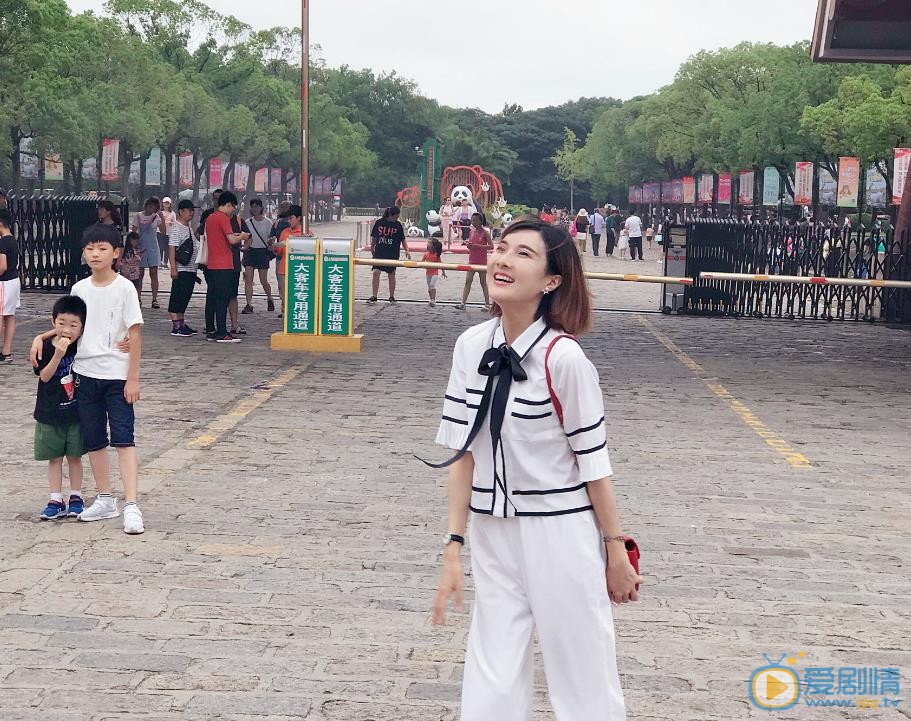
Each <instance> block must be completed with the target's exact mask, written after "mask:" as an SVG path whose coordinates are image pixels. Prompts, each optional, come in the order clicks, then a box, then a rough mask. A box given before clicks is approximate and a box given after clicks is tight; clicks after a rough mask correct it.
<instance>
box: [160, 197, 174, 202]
mask: <svg viewBox="0 0 911 721" xmlns="http://www.w3.org/2000/svg"><path fill="white" fill-rule="evenodd" d="M161 202H162V203H170V202H172V201H171V199H170V198H168V197H165V198H162V199H161Z"/></svg>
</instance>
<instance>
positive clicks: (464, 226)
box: [452, 199, 474, 244]
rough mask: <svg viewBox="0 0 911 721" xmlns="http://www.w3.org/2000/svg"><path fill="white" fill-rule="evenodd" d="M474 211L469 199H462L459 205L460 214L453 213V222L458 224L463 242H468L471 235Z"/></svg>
mask: <svg viewBox="0 0 911 721" xmlns="http://www.w3.org/2000/svg"><path fill="white" fill-rule="evenodd" d="M473 213H474V210H472V207H471V206H470V205H469V204H468V200H467V199H465V200H462V202H461V203H460V204H459V207H458V216H457V217H456V216H455V215H453V219H452V220H453V222H454V223H456V222H457V224H458V227H459V237H460V238H461V240H462V243H463V244H467V243H468V236H469V235H471V216H472V214H473Z"/></svg>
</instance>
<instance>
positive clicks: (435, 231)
mask: <svg viewBox="0 0 911 721" xmlns="http://www.w3.org/2000/svg"><path fill="white" fill-rule="evenodd" d="M425 217H426V219H427V233H428V234H429V235H430V237H431V238H442V237H443V228H442V220H441V219H440V214H439V213H438V212H437V211H435V210H433V209H432V208H431V209H430V210H428V211H427V215H426V216H425Z"/></svg>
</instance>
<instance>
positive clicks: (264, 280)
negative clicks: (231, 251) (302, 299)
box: [241, 198, 275, 314]
mask: <svg viewBox="0 0 911 721" xmlns="http://www.w3.org/2000/svg"><path fill="white" fill-rule="evenodd" d="M244 224H245V226H246V231H247V232H248V233H249V234H250V239H249V240H248V241H246V243H244V257H243V266H244V295H245V296H246V300H247V304H246V305H245V306H244V309H243V310H242V311H241V312H242V313H245V314H248V313H252V312H253V275H254V273H255V272H259V282H260V284H261V285H262V287H263V290H264V291H266V298H267V301H266V310H268V311H270V312H271V311H274V310H275V300H274V299H273V298H272V286H271V285H270V284H269V266H270V264H271V263H272V255H273V251H272V244H273V242H274V241H273V238H272V228H273V226H274V223H273V222H272V219H271V218H267V217H266V216H265V215H264V214H263V201H262V200H260V199H259V198H253V200H251V201H250V217H249V218H247V219H246V221H244Z"/></svg>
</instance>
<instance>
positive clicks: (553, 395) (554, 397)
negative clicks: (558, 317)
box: [544, 333, 579, 426]
mask: <svg viewBox="0 0 911 721" xmlns="http://www.w3.org/2000/svg"><path fill="white" fill-rule="evenodd" d="M561 338H569V339H570V340H574V341H576V343H578V342H579V341H578V340H576V336H574V335H569V334H568V333H563V334H561V335H558V336H557V337H556V338H554V339H553V340H552V341H551V342H550V345H548V346H547V352H546V353H545V354H544V376H545V378H547V391H548V393H550V401H551V403H553V404H554V410H555V411H556V412H557V418H559V419H560V425H561V426H562V425H563V406H561V405H560V399H559V398H557V394H556V393H554V386H553V383H551V380H550V363H549V362H548V361H550V352H551V351H552V350H553V349H554V346H555V345H556V344H557V341H558V340H560V339H561Z"/></svg>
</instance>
